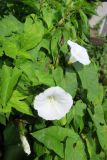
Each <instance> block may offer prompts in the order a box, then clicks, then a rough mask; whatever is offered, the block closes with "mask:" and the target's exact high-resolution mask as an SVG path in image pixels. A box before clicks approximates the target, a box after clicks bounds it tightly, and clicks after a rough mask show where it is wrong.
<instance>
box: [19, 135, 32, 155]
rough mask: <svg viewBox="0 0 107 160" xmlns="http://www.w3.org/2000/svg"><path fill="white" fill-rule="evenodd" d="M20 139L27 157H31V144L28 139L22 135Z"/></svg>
mask: <svg viewBox="0 0 107 160" xmlns="http://www.w3.org/2000/svg"><path fill="white" fill-rule="evenodd" d="M20 139H21V142H22V146H23V149H24V151H25V153H26V154H27V155H30V153H31V150H30V145H29V143H28V141H27V138H26V137H25V136H24V135H21V136H20Z"/></svg>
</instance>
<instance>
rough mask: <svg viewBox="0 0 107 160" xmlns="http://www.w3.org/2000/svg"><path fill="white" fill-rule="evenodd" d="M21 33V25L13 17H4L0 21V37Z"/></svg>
mask: <svg viewBox="0 0 107 160" xmlns="http://www.w3.org/2000/svg"><path fill="white" fill-rule="evenodd" d="M22 31H23V24H22V23H21V22H20V21H18V20H17V19H16V18H15V17H14V16H13V15H9V16H4V18H3V19H2V20H1V21H0V35H3V36H9V35H11V34H12V33H21V32H22Z"/></svg>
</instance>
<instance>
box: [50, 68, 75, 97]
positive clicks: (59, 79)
mask: <svg viewBox="0 0 107 160" xmlns="http://www.w3.org/2000/svg"><path fill="white" fill-rule="evenodd" d="M53 77H54V80H55V82H56V85H58V86H60V87H62V88H63V89H64V90H65V91H66V92H68V93H70V94H71V95H72V96H73V97H74V96H75V94H76V91H77V79H76V74H75V73H74V72H69V71H66V73H65V76H64V75H63V70H62V69H61V68H60V67H59V68H58V67H57V68H56V69H55V70H53Z"/></svg>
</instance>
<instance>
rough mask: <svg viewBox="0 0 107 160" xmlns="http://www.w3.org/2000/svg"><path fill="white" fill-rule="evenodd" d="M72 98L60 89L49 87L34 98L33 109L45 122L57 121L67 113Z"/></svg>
mask: <svg viewBox="0 0 107 160" xmlns="http://www.w3.org/2000/svg"><path fill="white" fill-rule="evenodd" d="M72 104H73V100H72V96H71V95H70V94H68V93H67V92H65V91H64V90H63V89H62V88H60V87H51V88H49V89H47V90H45V91H44V92H43V93H40V94H39V95H38V96H36V97H35V100H34V108H35V109H36V110H37V111H38V115H39V116H40V117H42V118H43V119H46V120H59V119H61V118H62V117H64V116H65V115H66V113H67V112H69V110H70V108H71V106H72Z"/></svg>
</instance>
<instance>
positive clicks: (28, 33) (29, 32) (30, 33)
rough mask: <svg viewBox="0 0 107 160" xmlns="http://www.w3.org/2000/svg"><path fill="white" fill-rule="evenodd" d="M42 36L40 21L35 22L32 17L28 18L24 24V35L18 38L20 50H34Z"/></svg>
mask: <svg viewBox="0 0 107 160" xmlns="http://www.w3.org/2000/svg"><path fill="white" fill-rule="evenodd" d="M43 35H44V26H43V23H42V21H40V20H37V19H36V18H35V16H34V15H31V16H28V17H27V19H26V22H25V24H24V33H23V34H21V36H20V37H19V40H20V45H21V48H22V49H24V50H30V49H32V48H34V47H35V46H36V45H37V44H38V43H39V42H40V41H41V40H42V37H43Z"/></svg>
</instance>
